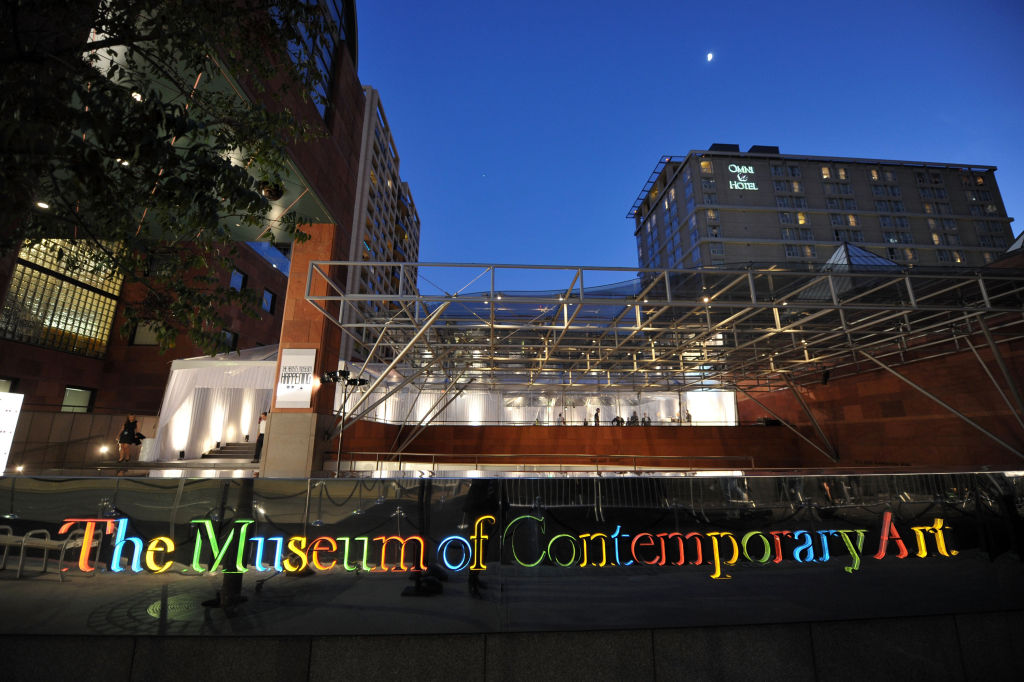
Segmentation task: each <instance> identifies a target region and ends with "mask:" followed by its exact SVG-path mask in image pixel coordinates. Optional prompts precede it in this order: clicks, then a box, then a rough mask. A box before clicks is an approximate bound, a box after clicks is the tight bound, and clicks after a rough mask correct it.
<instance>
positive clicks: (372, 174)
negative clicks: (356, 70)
mask: <svg viewBox="0 0 1024 682" xmlns="http://www.w3.org/2000/svg"><path fill="white" fill-rule="evenodd" d="M363 95H364V97H365V104H364V111H363V135H362V143H361V149H360V154H359V172H358V176H357V186H356V203H355V211H354V215H353V222H352V244H351V247H350V250H349V253H351V254H352V260H361V261H364V262H367V264H366V265H364V266H362V267H359V268H351V269H350V270H349V272H348V275H347V280H346V291H348V292H351V293H357V294H398V293H407V294H415V293H416V269H415V268H412V267H408V268H404V270H403V268H400V267H398V266H394V265H391V266H382V265H373V264H372V263H373V262H387V263H399V262H402V263H415V262H416V261H417V260H419V253H420V217H419V213H417V211H416V204H415V203H413V200H412V192H411V191H410V190H409V184H408V183H406V182H404V181H403V180H402V178H401V176H400V175H399V156H398V151H397V150H396V147H395V140H394V137H392V135H391V126H390V125H389V124H388V119H387V116H385V114H384V107H383V105H382V104H381V99H380V93H379V92H377V90H375V89H374V88H372V87H370V86H364V87H363ZM365 308H366V309H365V313H366V314H368V315H374V314H377V313H379V312H380V310H379V308H380V304H379V303H376V302H374V301H368V302H366V303H365ZM362 341H363V346H364V348H363V349H361V350H356V351H355V357H362V356H363V353H364V352H365V350H366V348H368V347H369V346H372V345H373V339H363V340H362Z"/></svg>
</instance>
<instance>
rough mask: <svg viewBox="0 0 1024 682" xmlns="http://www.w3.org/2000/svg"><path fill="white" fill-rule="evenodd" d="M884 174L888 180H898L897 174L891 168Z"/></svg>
mask: <svg viewBox="0 0 1024 682" xmlns="http://www.w3.org/2000/svg"><path fill="white" fill-rule="evenodd" d="M884 175H885V181H886V182H896V174H895V173H893V172H892V171H891V170H887V171H885V172H884Z"/></svg>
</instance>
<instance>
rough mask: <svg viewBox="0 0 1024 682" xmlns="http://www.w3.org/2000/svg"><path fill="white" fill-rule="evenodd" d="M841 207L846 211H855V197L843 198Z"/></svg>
mask: <svg viewBox="0 0 1024 682" xmlns="http://www.w3.org/2000/svg"><path fill="white" fill-rule="evenodd" d="M843 208H845V209H846V210H847V211H856V210H857V200H856V199H843Z"/></svg>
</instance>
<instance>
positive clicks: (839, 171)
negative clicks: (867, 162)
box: [836, 168, 846, 180]
mask: <svg viewBox="0 0 1024 682" xmlns="http://www.w3.org/2000/svg"><path fill="white" fill-rule="evenodd" d="M836 175H837V176H838V177H839V179H840V180H845V179H846V169H845V168H836Z"/></svg>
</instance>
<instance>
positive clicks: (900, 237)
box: [884, 232, 914, 244]
mask: <svg viewBox="0 0 1024 682" xmlns="http://www.w3.org/2000/svg"><path fill="white" fill-rule="evenodd" d="M884 237H885V241H887V242H889V243H890V244H913V243H914V238H913V237H912V236H911V234H910V233H909V232H886V233H885V234H884Z"/></svg>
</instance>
